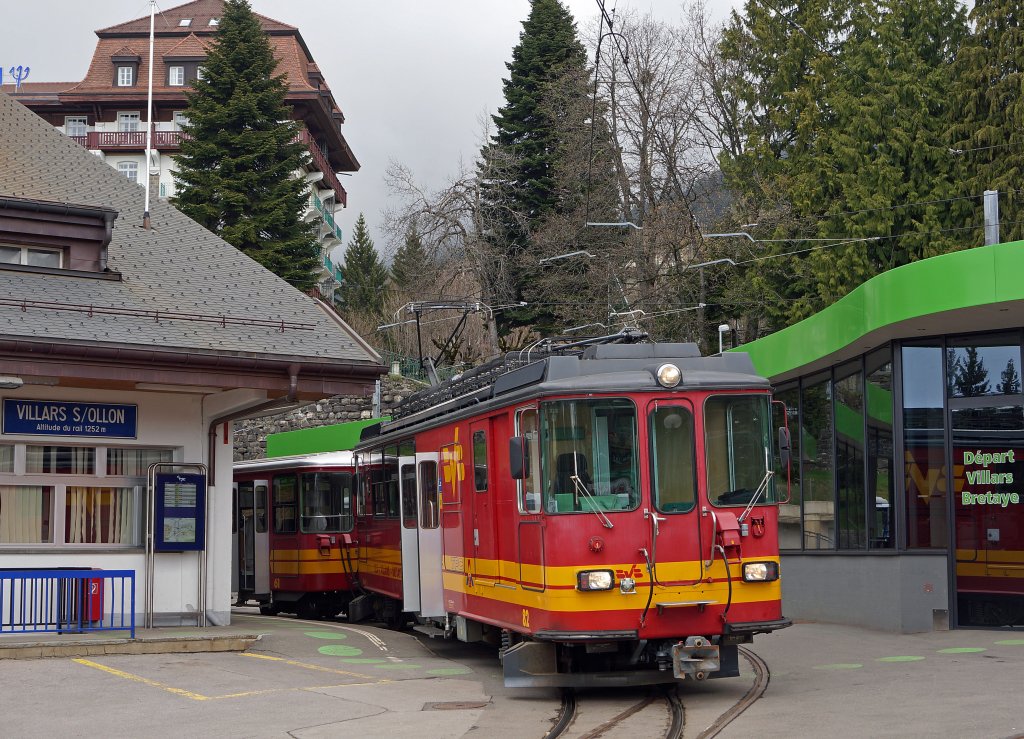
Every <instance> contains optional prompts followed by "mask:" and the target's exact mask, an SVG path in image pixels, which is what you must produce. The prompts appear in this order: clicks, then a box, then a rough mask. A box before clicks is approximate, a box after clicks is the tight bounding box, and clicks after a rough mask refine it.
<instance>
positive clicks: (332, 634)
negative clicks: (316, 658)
mask: <svg viewBox="0 0 1024 739" xmlns="http://www.w3.org/2000/svg"><path fill="white" fill-rule="evenodd" d="M306 636H311V637H313V638H314V639H348V634H343V633H341V632H340V631H307V632H306Z"/></svg>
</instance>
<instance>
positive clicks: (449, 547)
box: [349, 344, 790, 687]
mask: <svg viewBox="0 0 1024 739" xmlns="http://www.w3.org/2000/svg"><path fill="white" fill-rule="evenodd" d="M771 403H772V401H771V396H770V389H769V386H768V382H767V381H766V380H765V379H764V378H762V377H759V376H757V375H756V374H755V373H754V370H753V367H752V365H751V363H750V360H749V358H748V357H747V356H746V355H745V354H725V355H721V356H714V357H701V356H700V354H699V352H698V351H697V349H696V346H695V345H692V344H599V345H593V346H587V347H585V348H575V349H570V350H562V351H558V352H553V353H549V354H541V355H539V356H528V355H518V354H516V355H510V356H507V357H505V358H502V359H500V360H497V361H495V362H492V363H491V364H489V365H485V366H483V367H480V368H477V369H475V370H473V371H471V372H468V373H466V374H465V375H464V376H462V377H459V378H457V379H455V380H452V381H450V382H448V383H445V384H442V385H439V386H437V387H434V388H429V389H427V390H424V391H422V392H421V393H417V394H416V395H413V396H411V397H410V398H409V399H408V401H406V403H405V404H404V406H403V407H401V408H400V409H399V411H398V413H397V414H396V417H395V418H394V419H393V420H391V421H389V422H386V423H383V424H381V425H380V426H379V427H371V428H369V429H367V430H366V431H365V432H364V437H363V440H362V441H361V442H360V444H359V446H357V448H356V449H355V454H356V464H357V470H358V478H359V482H358V485H357V491H356V497H355V511H354V513H355V536H356V538H357V539H358V541H359V546H358V549H359V555H358V563H357V570H358V579H359V584H360V585H361V586H362V587H363V588H365V589H366V590H367V591H368V593H369V594H368V595H365V596H362V597H359V598H357V599H356V600H355V601H354V602H353V603H352V604H350V607H349V617H350V618H354V619H358V618H360V617H362V616H364V615H367V614H369V613H370V606H373V610H375V611H376V612H377V613H378V614H379V615H383V616H384V617H385V618H386V619H388V620H389V621H391V622H392V623H401V622H402V620H404V619H405V618H411V617H415V619H416V620H417V622H418V623H419V628H421V629H426V630H433V631H434V632H435V633H436V634H439V635H440V634H443V635H446V636H448V635H455V636H457V637H458V638H459V639H462V640H464V641H474V640H490V641H493V642H494V643H496V644H499V645H500V647H501V651H502V655H503V664H504V671H505V680H506V684H508V685H519V686H535V685H548V686H566V687H579V686H589V685H605V684H614V685H623V684H648V683H658V682H666V681H672V680H676V679H682V678H694V679H703V678H706V677H726V676H731V675H737V674H738V660H737V655H738V653H737V645H738V644H741V643H744V642H749V641H750V640H751V639H752V637H753V636H754V635H755V634H757V633H766V632H770V631H772V630H775V629H779V628H783V627H785V626H788V625H789V623H790V622H789V621H788V620H787V619H786V618H784V617H783V614H782V606H781V599H780V595H781V588H780V581H779V553H778V537H777V521H778V511H777V506H776V502H777V496H776V492H775V480H774V469H773V468H774V467H775V466H776V459H778V460H779V463H780V464H781V465H782V466H786V467H787V469H788V459H787V457H788V432H785V431H784V430H783V431H782V432H781V433H780V442H781V443H780V447H779V454H778V456H776V455H775V454H774V453H773V448H774V444H773V436H774V435H773V429H772V406H771ZM783 416H784V414H783ZM367 432H369V433H367Z"/></svg>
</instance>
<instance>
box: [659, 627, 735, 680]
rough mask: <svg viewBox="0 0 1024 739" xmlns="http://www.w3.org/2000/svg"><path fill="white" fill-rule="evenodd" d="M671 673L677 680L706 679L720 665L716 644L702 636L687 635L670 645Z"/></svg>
mask: <svg viewBox="0 0 1024 739" xmlns="http://www.w3.org/2000/svg"><path fill="white" fill-rule="evenodd" d="M671 653H672V673H673V674H674V675H675V676H676V678H677V679H679V680H685V679H690V680H706V679H707V678H708V677H710V676H711V673H712V672H717V671H718V670H720V669H721V667H722V660H721V656H720V655H719V652H718V645H717V644H712V643H711V641H710V640H708V639H707V638H705V637H703V636H688V637H686V641H685V642H679V643H678V644H673V645H672V650H671Z"/></svg>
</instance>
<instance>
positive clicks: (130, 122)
mask: <svg viewBox="0 0 1024 739" xmlns="http://www.w3.org/2000/svg"><path fill="white" fill-rule="evenodd" d="M140 121H141V115H140V114H139V112H138V111H129V112H124V113H118V114H117V130H118V131H138V130H139V123H140Z"/></svg>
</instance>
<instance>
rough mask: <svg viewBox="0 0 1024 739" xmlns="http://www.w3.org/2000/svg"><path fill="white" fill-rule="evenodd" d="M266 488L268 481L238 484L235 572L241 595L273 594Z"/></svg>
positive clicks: (249, 481)
mask: <svg viewBox="0 0 1024 739" xmlns="http://www.w3.org/2000/svg"><path fill="white" fill-rule="evenodd" d="M267 487H268V485H267V481H266V480H255V481H252V480H247V481H244V482H238V483H235V501H236V511H235V521H236V534H235V537H236V538H235V559H236V569H235V571H236V577H237V584H236V589H237V591H238V592H239V594H240V595H241V594H243V593H244V594H245V595H246V596H253V595H256V596H260V595H266V594H268V593H269V592H270V541H269V534H268V533H267Z"/></svg>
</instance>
